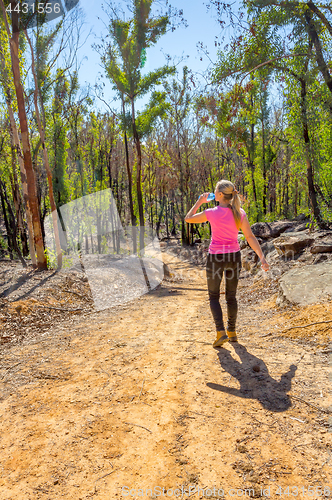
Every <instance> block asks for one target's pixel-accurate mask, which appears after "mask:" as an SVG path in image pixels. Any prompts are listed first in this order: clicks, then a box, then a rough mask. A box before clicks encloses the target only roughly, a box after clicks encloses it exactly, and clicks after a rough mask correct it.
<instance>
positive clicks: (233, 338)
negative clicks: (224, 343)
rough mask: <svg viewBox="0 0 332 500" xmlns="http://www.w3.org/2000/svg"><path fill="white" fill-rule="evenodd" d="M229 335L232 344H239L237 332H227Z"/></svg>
mask: <svg viewBox="0 0 332 500" xmlns="http://www.w3.org/2000/svg"><path fill="white" fill-rule="evenodd" d="M227 335H228V338H229V341H230V342H237V336H236V332H229V331H228V330H227Z"/></svg>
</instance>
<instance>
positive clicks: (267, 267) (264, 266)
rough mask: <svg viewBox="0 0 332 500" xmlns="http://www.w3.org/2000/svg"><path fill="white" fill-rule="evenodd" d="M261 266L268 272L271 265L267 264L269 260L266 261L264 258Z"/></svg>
mask: <svg viewBox="0 0 332 500" xmlns="http://www.w3.org/2000/svg"><path fill="white" fill-rule="evenodd" d="M261 266H262V269H264V271H268V270H269V268H270V266H269V263H268V262H267V260H266V259H265V257H263V258H262V259H261Z"/></svg>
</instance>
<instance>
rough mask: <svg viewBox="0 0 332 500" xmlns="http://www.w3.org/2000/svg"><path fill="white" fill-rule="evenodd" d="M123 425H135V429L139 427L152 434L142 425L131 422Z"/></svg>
mask: <svg viewBox="0 0 332 500" xmlns="http://www.w3.org/2000/svg"><path fill="white" fill-rule="evenodd" d="M124 423H125V424H128V425H135V426H136V427H141V428H142V429H145V430H146V431H148V432H151V434H152V431H150V429H148V428H147V427H143V425H138V424H133V423H132V422H124Z"/></svg>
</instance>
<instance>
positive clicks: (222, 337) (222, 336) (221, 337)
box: [213, 330, 229, 347]
mask: <svg viewBox="0 0 332 500" xmlns="http://www.w3.org/2000/svg"><path fill="white" fill-rule="evenodd" d="M228 340H229V338H228V337H227V335H226V332H225V330H221V331H220V332H217V338H216V340H215V341H214V342H213V347H221V346H222V345H223V344H224V343H225V342H228Z"/></svg>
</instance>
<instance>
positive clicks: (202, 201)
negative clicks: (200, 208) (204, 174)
mask: <svg viewBox="0 0 332 500" xmlns="http://www.w3.org/2000/svg"><path fill="white" fill-rule="evenodd" d="M209 194H210V193H203V194H201V195H200V197H199V198H198V200H197V201H199V202H200V203H201V204H203V203H208V201H207V197H208V196H209Z"/></svg>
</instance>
